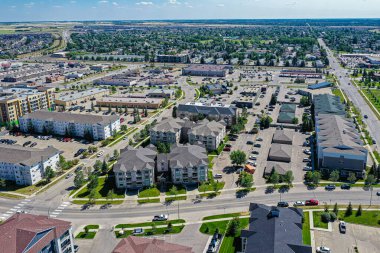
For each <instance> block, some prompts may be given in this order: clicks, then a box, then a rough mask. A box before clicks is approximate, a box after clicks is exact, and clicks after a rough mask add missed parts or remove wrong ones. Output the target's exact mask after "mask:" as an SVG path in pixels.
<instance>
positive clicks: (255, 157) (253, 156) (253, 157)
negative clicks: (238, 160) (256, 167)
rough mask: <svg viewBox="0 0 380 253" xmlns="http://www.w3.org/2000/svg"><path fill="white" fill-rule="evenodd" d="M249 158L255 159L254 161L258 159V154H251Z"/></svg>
mask: <svg viewBox="0 0 380 253" xmlns="http://www.w3.org/2000/svg"><path fill="white" fill-rule="evenodd" d="M249 159H251V160H253V161H256V160H257V156H255V155H250V156H249Z"/></svg>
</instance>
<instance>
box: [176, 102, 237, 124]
mask: <svg viewBox="0 0 380 253" xmlns="http://www.w3.org/2000/svg"><path fill="white" fill-rule="evenodd" d="M177 115H178V117H180V118H189V119H191V120H198V119H199V118H204V117H206V118H208V119H209V120H215V121H224V122H225V123H226V124H227V126H232V125H233V124H234V123H235V122H236V118H237V110H236V107H234V106H231V105H222V104H220V103H199V102H189V103H186V104H180V105H178V109H177Z"/></svg>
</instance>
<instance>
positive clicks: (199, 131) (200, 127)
mask: <svg viewBox="0 0 380 253" xmlns="http://www.w3.org/2000/svg"><path fill="white" fill-rule="evenodd" d="M223 128H225V124H223V123H220V122H216V121H208V120H203V121H201V122H199V123H198V124H197V126H195V127H193V128H191V129H190V130H189V134H193V135H201V136H218V135H219V133H220V132H222V130H223Z"/></svg>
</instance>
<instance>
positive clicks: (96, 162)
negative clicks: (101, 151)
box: [93, 160, 103, 173]
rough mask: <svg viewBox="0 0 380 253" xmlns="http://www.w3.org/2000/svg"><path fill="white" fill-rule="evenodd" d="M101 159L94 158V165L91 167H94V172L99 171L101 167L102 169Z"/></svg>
mask: <svg viewBox="0 0 380 253" xmlns="http://www.w3.org/2000/svg"><path fill="white" fill-rule="evenodd" d="M102 165H103V164H102V161H100V160H96V161H95V164H94V166H93V168H94V173H99V172H100V171H101V169H102Z"/></svg>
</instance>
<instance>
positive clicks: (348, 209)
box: [344, 202, 352, 217]
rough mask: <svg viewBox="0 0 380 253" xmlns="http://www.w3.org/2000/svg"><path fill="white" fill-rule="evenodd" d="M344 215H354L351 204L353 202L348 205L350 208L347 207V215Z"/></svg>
mask: <svg viewBox="0 0 380 253" xmlns="http://www.w3.org/2000/svg"><path fill="white" fill-rule="evenodd" d="M344 215H345V216H346V217H347V216H351V215H352V204H351V202H350V203H348V206H347V209H346V213H345V214H344Z"/></svg>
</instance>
